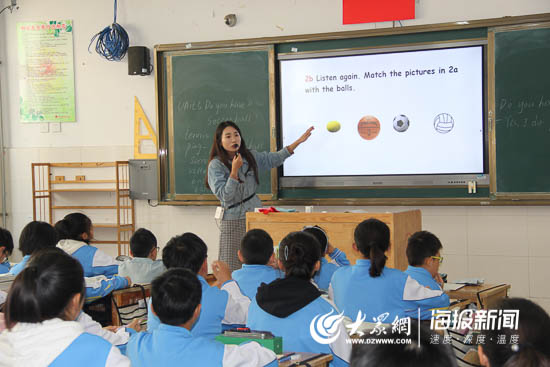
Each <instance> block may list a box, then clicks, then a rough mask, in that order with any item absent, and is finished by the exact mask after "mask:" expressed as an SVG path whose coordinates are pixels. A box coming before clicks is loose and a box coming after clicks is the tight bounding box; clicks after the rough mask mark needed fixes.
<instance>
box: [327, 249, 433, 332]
mask: <svg viewBox="0 0 550 367" xmlns="http://www.w3.org/2000/svg"><path fill="white" fill-rule="evenodd" d="M370 266H371V262H370V260H368V259H360V260H357V262H356V264H355V265H354V266H348V267H342V268H340V269H338V270H337V271H336V272H335V273H334V275H333V276H332V281H331V283H330V287H329V297H330V298H331V299H333V300H334V302H335V303H336V306H337V307H338V309H340V310H342V312H344V315H346V316H348V317H349V318H351V319H352V320H356V319H357V317H358V313H359V311H361V312H362V315H365V316H366V318H365V320H364V321H365V322H378V321H380V322H382V323H392V322H393V321H395V318H396V317H397V318H404V317H409V316H410V317H417V314H418V313H417V309H418V307H419V306H421V305H422V302H425V300H427V299H430V298H434V297H439V296H441V294H442V293H443V291H441V290H436V289H428V288H425V287H424V286H422V285H420V284H419V283H418V282H417V281H416V280H414V279H413V278H411V277H410V276H408V275H407V274H405V273H403V272H402V271H401V270H398V269H392V268H387V267H384V269H383V270H382V274H381V275H380V276H378V277H371V276H370V274H369V269H370Z"/></svg>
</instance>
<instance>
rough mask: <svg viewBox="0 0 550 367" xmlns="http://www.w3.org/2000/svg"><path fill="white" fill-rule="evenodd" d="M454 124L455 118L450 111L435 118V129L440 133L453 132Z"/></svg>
mask: <svg viewBox="0 0 550 367" xmlns="http://www.w3.org/2000/svg"><path fill="white" fill-rule="evenodd" d="M454 126H455V120H454V119H453V116H451V115H449V114H448V113H440V114H439V115H437V116H435V118H434V129H435V131H437V132H438V133H440V134H447V133H449V132H451V130H452V129H453V127H454Z"/></svg>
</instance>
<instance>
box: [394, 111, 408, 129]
mask: <svg viewBox="0 0 550 367" xmlns="http://www.w3.org/2000/svg"><path fill="white" fill-rule="evenodd" d="M393 128H394V130H395V131H397V132H398V133H404V132H405V131H407V129H408V128H409V118H408V117H407V116H405V115H397V116H395V117H394V118H393Z"/></svg>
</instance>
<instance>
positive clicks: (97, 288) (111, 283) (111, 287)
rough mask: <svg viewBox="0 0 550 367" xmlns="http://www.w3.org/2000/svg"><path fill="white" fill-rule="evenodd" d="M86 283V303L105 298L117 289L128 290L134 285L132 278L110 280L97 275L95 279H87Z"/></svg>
mask: <svg viewBox="0 0 550 367" xmlns="http://www.w3.org/2000/svg"><path fill="white" fill-rule="evenodd" d="M84 281H85V283H86V303H90V302H93V301H95V300H97V299H99V298H103V297H105V296H107V295H109V294H111V293H112V292H113V291H115V290H117V289H124V288H128V287H129V286H130V285H131V284H132V279H130V277H121V276H118V275H114V276H111V277H108V278H107V277H106V276H105V275H96V276H95V277H85V278H84Z"/></svg>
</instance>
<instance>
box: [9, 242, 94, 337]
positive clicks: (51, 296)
mask: <svg viewBox="0 0 550 367" xmlns="http://www.w3.org/2000/svg"><path fill="white" fill-rule="evenodd" d="M83 302H84V271H83V270H82V265H80V263H79V262H78V260H76V259H75V258H73V257H71V256H70V255H67V254H66V253H65V252H63V251H62V250H60V249H58V248H55V247H53V248H46V249H42V250H38V251H36V252H35V253H33V255H32V257H31V260H30V261H29V263H28V264H27V266H26V267H25V269H23V270H22V271H21V272H20V273H19V274H18V275H17V277H16V278H15V280H14V281H13V283H12V285H11V288H10V291H9V293H8V298H7V300H6V305H5V313H6V326H7V327H8V329H11V328H12V327H13V326H14V325H15V324H16V323H18V322H25V323H39V322H42V321H45V320H50V319H53V318H61V319H63V320H68V321H73V320H75V319H76V317H78V315H79V313H80V310H81V309H82V304H83Z"/></svg>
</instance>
